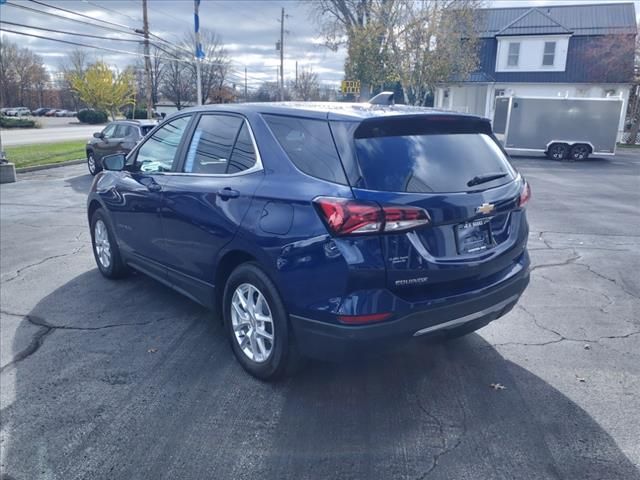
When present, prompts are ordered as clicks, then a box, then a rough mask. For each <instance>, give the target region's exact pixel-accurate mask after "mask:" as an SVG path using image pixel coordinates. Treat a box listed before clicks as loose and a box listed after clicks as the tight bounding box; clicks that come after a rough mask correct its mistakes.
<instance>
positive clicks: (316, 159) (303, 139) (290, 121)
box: [263, 115, 347, 185]
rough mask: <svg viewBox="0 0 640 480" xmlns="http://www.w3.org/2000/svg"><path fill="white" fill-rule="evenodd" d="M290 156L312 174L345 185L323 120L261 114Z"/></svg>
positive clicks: (327, 126)
mask: <svg viewBox="0 0 640 480" xmlns="http://www.w3.org/2000/svg"><path fill="white" fill-rule="evenodd" d="M263 117H264V119H265V121H266V122H267V125H269V128H270V129H271V131H272V132H273V134H274V135H275V137H276V140H278V143H279V144H280V146H281V147H282V149H283V150H284V151H285V152H286V153H287V156H288V157H289V159H290V160H291V161H292V162H293V163H294V165H295V166H296V167H298V169H299V170H301V171H303V172H304V173H306V174H307V175H311V176H312V177H316V178H320V179H322V180H327V181H329V182H333V183H340V184H342V185H347V179H346V178H345V175H344V170H343V168H342V164H341V163H340V157H339V156H338V152H337V151H336V147H335V144H334V142H333V137H332V136H331V131H330V130H329V123H328V122H327V121H326V120H312V119H308V118H296V117H283V116H279V115H263Z"/></svg>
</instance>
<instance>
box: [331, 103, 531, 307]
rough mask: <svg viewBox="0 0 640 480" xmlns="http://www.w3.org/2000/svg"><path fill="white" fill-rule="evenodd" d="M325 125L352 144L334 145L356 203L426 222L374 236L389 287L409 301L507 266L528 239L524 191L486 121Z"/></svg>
mask: <svg viewBox="0 0 640 480" xmlns="http://www.w3.org/2000/svg"><path fill="white" fill-rule="evenodd" d="M332 127H333V128H334V131H335V132H336V134H335V138H336V141H337V142H340V141H342V142H344V140H345V139H347V138H349V137H350V140H349V142H348V143H350V147H346V146H345V145H344V144H343V145H341V146H340V145H339V146H338V147H339V149H340V150H341V153H342V157H343V159H345V158H346V157H348V158H347V159H346V161H345V170H347V172H348V175H349V177H350V180H351V184H352V186H353V188H352V190H353V194H354V197H355V198H356V199H357V200H358V201H371V202H376V203H378V204H380V205H381V206H382V207H383V208H384V207H385V206H410V207H419V208H422V209H424V210H425V211H426V212H427V213H428V215H429V218H430V222H429V224H428V225H425V226H421V227H419V228H416V229H410V230H407V231H403V232H398V233H385V234H382V235H380V239H381V243H382V252H383V255H384V257H385V263H386V269H387V282H388V287H389V288H390V289H392V290H394V291H396V292H397V293H398V295H400V296H402V297H406V298H407V299H415V300H418V299H424V298H425V297H433V298H438V297H442V296H443V295H449V294H457V293H462V292H464V291H469V290H473V289H476V288H481V287H482V286H483V285H486V284H487V283H489V282H492V281H495V280H496V279H498V278H500V277H504V276H505V275H506V273H508V271H509V270H512V269H513V268H514V266H515V263H516V262H517V261H518V259H519V258H520V257H521V255H522V253H523V250H524V248H525V245H526V239H527V235H528V231H527V224H526V219H525V216H524V211H523V209H522V206H523V205H522V203H523V201H526V199H525V198H524V197H525V196H526V195H525V194H528V186H527V185H526V183H525V182H524V180H523V179H522V178H521V177H520V176H519V175H518V173H517V172H516V171H515V170H514V168H513V167H512V166H511V165H510V163H509V161H508V159H507V156H506V154H505V153H504V151H503V150H502V149H501V147H500V146H499V145H498V143H497V141H496V140H495V138H494V137H493V135H492V133H491V126H490V124H489V122H488V121H486V120H484V119H480V118H478V117H470V116H462V115H455V114H426V115H425V114H423V115H410V116H394V117H382V118H371V119H367V120H364V121H362V122H361V123H360V124H358V125H354V124H351V125H348V124H342V125H339V122H334V123H333V125H332ZM353 159H355V161H353V162H352V164H350V162H351V160H353ZM521 196H522V197H523V198H522V199H521ZM426 287H428V288H426Z"/></svg>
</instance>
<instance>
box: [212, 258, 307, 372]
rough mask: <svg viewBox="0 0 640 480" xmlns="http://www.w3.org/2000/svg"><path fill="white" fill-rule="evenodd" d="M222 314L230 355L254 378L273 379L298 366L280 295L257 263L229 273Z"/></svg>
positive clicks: (246, 264) (241, 266) (244, 265)
mask: <svg viewBox="0 0 640 480" xmlns="http://www.w3.org/2000/svg"><path fill="white" fill-rule="evenodd" d="M223 315H224V323H225V328H226V330H227V334H228V337H229V341H230V343H231V348H232V350H233V353H234V354H235V356H236V358H237V359H238V361H239V362H240V364H241V365H242V367H243V368H244V369H245V370H246V371H247V372H249V373H250V374H251V375H253V376H254V377H256V378H259V379H261V380H275V379H277V378H279V377H282V376H283V375H285V374H286V373H287V372H288V371H290V370H291V369H292V368H293V367H294V365H295V364H296V363H298V359H297V354H296V352H295V347H294V345H293V341H292V336H291V331H290V328H289V322H288V315H287V312H286V310H285V307H284V304H283V302H282V300H281V298H280V294H279V293H278V291H277V289H276V287H275V285H274V284H273V282H272V281H271V279H270V278H269V277H268V276H267V275H266V273H264V271H263V270H262V269H261V268H260V267H259V266H258V265H257V264H255V263H244V264H242V265H240V266H239V267H237V268H236V269H235V270H234V271H233V272H232V273H231V275H230V276H229V279H228V280H227V284H226V286H225V289H224V295H223Z"/></svg>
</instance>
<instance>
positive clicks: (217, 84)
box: [183, 30, 231, 103]
mask: <svg viewBox="0 0 640 480" xmlns="http://www.w3.org/2000/svg"><path fill="white" fill-rule="evenodd" d="M195 42H196V40H195V34H194V33H193V32H189V33H187V34H186V35H185V38H184V41H183V47H184V48H183V49H184V50H187V51H188V50H189V49H191V50H193V48H194V45H195ZM200 43H201V44H202V50H203V51H204V55H205V57H204V59H203V60H202V61H200V76H201V80H202V102H203V103H210V102H212V103H217V102H216V101H220V100H221V98H222V92H223V91H224V89H223V86H224V84H225V81H226V80H227V73H228V71H229V65H230V63H231V62H230V60H229V55H228V54H227V51H226V50H225V48H224V45H223V44H222V41H221V39H220V37H219V35H218V34H217V33H215V32H214V31H213V30H201V31H200ZM197 61H198V60H196V59H195V58H193V57H191V58H190V61H189V68H190V69H191V74H192V75H193V78H194V79H195V78H196V62H197Z"/></svg>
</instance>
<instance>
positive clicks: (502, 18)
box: [477, 2, 636, 37]
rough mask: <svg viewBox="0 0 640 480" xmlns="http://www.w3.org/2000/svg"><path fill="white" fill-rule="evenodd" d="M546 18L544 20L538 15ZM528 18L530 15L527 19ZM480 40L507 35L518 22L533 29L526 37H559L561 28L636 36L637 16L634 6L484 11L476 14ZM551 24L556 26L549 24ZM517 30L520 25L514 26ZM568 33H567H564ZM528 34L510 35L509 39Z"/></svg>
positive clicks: (612, 5) (585, 33) (595, 5)
mask: <svg viewBox="0 0 640 480" xmlns="http://www.w3.org/2000/svg"><path fill="white" fill-rule="evenodd" d="M536 10H537V11H539V12H540V13H542V14H544V16H545V17H547V20H543V19H542V18H541V16H540V15H538V13H537V12H536ZM527 14H528V15H527ZM477 18H478V27H479V32H480V36H481V37H493V36H495V35H498V34H499V35H506V34H505V33H502V32H501V31H502V30H505V29H506V28H507V27H509V26H510V25H511V24H513V23H514V22H517V21H518V19H521V20H522V23H521V24H520V25H519V28H521V29H523V31H524V30H526V29H530V31H531V33H527V34H557V33H563V32H559V31H558V30H559V28H558V26H560V27H562V28H564V29H567V30H568V31H569V32H573V34H574V35H606V34H635V33H636V14H635V8H634V5H633V3H630V2H626V3H606V4H591V5H555V6H553V5H552V6H545V7H536V8H531V7H516V8H482V9H479V10H478V12H477ZM548 20H552V21H553V22H554V23H550V22H549V21H548ZM514 26H516V27H518V25H514ZM564 33H567V32H564ZM512 34H515V35H518V34H519V35H523V34H525V33H509V35H512Z"/></svg>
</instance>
